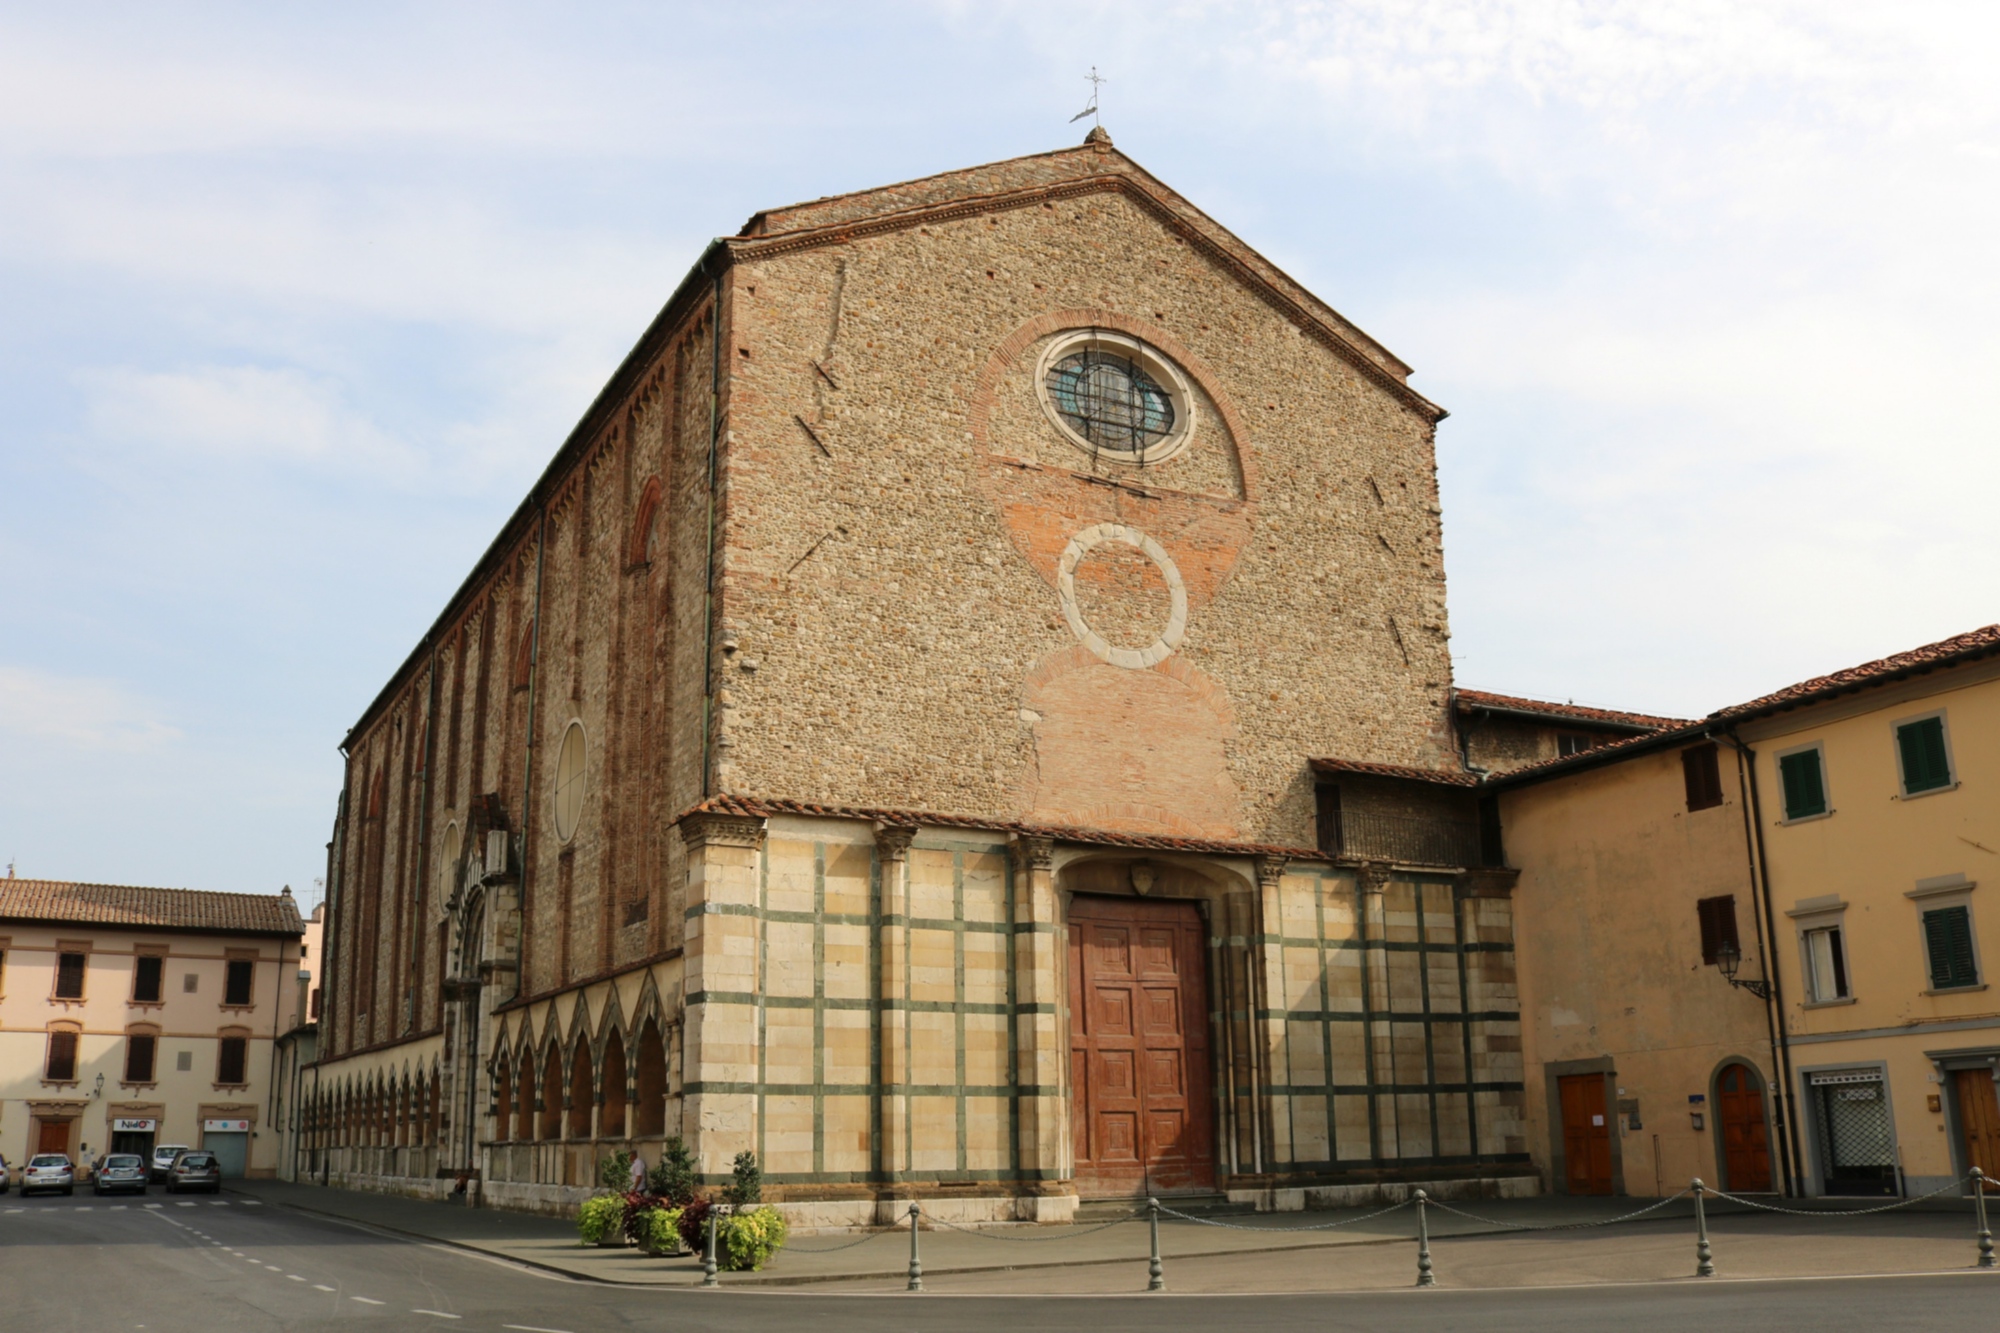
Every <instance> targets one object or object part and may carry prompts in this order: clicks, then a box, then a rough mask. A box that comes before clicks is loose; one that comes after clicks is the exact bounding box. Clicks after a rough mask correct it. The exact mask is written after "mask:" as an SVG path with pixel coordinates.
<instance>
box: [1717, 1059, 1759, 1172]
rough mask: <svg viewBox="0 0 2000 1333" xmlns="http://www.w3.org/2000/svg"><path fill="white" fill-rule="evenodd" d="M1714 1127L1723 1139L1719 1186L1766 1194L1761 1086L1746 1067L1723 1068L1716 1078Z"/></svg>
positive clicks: (1731, 1066)
mask: <svg viewBox="0 0 2000 1333" xmlns="http://www.w3.org/2000/svg"><path fill="white" fill-rule="evenodd" d="M1715 1128H1716V1132H1717V1133H1718V1134H1720V1135H1721V1136H1722V1168H1723V1171H1722V1187H1723V1188H1724V1189H1727V1190H1734V1191H1736V1192H1738V1193H1740V1194H1763V1193H1766V1192H1767V1191H1769V1190H1770V1188H1771V1131H1770V1126H1769V1125H1768V1124H1767V1123H1766V1121H1765V1117H1764V1083H1763V1080H1762V1079H1760V1078H1758V1077H1757V1071H1755V1070H1754V1069H1752V1068H1750V1066H1749V1065H1746V1064H1732V1065H1726V1066H1724V1067H1723V1070H1722V1072H1721V1073H1720V1074H1718V1075H1717V1076H1716V1079H1715Z"/></svg>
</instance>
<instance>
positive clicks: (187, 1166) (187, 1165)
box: [167, 1152, 222, 1194]
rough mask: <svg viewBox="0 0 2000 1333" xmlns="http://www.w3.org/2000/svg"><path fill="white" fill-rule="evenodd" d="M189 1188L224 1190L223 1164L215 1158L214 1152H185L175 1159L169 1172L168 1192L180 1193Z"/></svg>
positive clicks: (213, 1192)
mask: <svg viewBox="0 0 2000 1333" xmlns="http://www.w3.org/2000/svg"><path fill="white" fill-rule="evenodd" d="M188 1190H207V1191H208V1192H209V1193H210V1194H220V1193H221V1192H222V1164H221V1163H219V1162H217V1161H216V1160H215V1154H214V1153H212V1152H184V1153H182V1154H181V1155H180V1156H179V1157H176V1158H175V1159H174V1164H173V1167H172V1168H171V1169H170V1170H169V1171H168V1172H167V1193H169V1194H180V1193H183V1192H185V1191H188Z"/></svg>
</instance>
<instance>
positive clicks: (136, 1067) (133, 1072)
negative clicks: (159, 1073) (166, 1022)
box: [125, 1032, 160, 1083]
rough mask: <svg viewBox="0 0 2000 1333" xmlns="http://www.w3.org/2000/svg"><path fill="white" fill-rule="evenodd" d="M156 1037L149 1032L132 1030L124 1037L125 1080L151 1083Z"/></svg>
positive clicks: (157, 1039)
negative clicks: (132, 1031)
mask: <svg viewBox="0 0 2000 1333" xmlns="http://www.w3.org/2000/svg"><path fill="white" fill-rule="evenodd" d="M159 1041H160V1039H159V1038H158V1037H155V1036H153V1035H151V1034H150V1033H144V1032H134V1033H132V1034H131V1035H130V1036H128V1037H126V1038H125V1081H126V1082H127V1083H151V1082H152V1081H153V1056H154V1053H155V1052H156V1051H157V1050H158V1049H159Z"/></svg>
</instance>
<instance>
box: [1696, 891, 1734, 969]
mask: <svg viewBox="0 0 2000 1333" xmlns="http://www.w3.org/2000/svg"><path fill="white" fill-rule="evenodd" d="M1694 909H1695V915H1696V916H1697V917H1698V918H1700V920H1701V961H1702V962H1704V963H1707V964H1710V965H1713V964H1714V962H1715V959H1716V955H1717V954H1719V953H1720V952H1721V951H1722V946H1723V945H1724V944H1728V945H1731V946H1733V947H1734V948H1735V950H1736V953H1737V956H1738V957H1741V956H1742V953H1743V944H1742V941H1740V940H1738V939H1737V937H1736V895H1735V894H1733V893H1725V894H1723V895H1722V896H1721V897H1720V898H1703V899H1702V900H1701V901H1700V902H1698V903H1696V904H1695V905H1694Z"/></svg>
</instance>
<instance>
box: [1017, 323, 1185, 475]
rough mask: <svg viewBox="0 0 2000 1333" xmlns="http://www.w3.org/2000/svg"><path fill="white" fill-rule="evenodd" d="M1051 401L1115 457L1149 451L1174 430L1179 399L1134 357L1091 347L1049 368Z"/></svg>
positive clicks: (1065, 417) (1081, 432)
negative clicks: (1170, 393)
mask: <svg viewBox="0 0 2000 1333" xmlns="http://www.w3.org/2000/svg"><path fill="white" fill-rule="evenodd" d="M1048 391H1049V400H1050V401H1051V402H1053V403H1054V404H1055V408H1056V411H1057V412H1059V413H1061V414H1062V419H1063V421H1064V422H1065V423H1066V424H1067V425H1068V426H1069V428H1070V429H1071V430H1073V431H1075V432H1076V433H1077V434H1078V435H1081V436H1082V437H1083V438H1084V439H1086V440H1088V441H1089V442H1090V443H1091V445H1092V446H1094V447H1095V448H1098V449H1102V450H1104V451H1105V452H1106V453H1112V454H1137V453H1144V452H1145V451H1146V449H1147V448H1149V447H1150V446H1152V445H1155V444H1158V443H1159V442H1160V441H1162V440H1164V439H1166V438H1167V436H1168V435H1170V434H1171V433H1172V432H1173V429H1174V419H1175V418H1174V400H1173V398H1172V397H1171V396H1170V395H1169V394H1168V393H1167V391H1166V390H1165V389H1164V388H1162V387H1161V386H1160V384H1159V382H1158V381H1157V380H1155V379H1154V378H1153V377H1152V376H1151V375H1149V374H1147V373H1146V371H1145V369H1144V368H1143V367H1141V366H1140V365H1139V364H1138V363H1137V362H1136V361H1133V360H1132V359H1131V358H1130V357H1125V356H1120V355H1118V354H1117V353H1116V352H1107V351H1102V350H1100V349H1098V348H1095V347H1092V348H1088V349H1086V350H1084V351H1081V352H1075V353H1072V354H1071V355H1069V356H1066V357H1064V358H1063V359H1062V360H1060V361H1058V362H1056V363H1055V364H1054V365H1053V366H1050V367H1049V373H1048Z"/></svg>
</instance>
